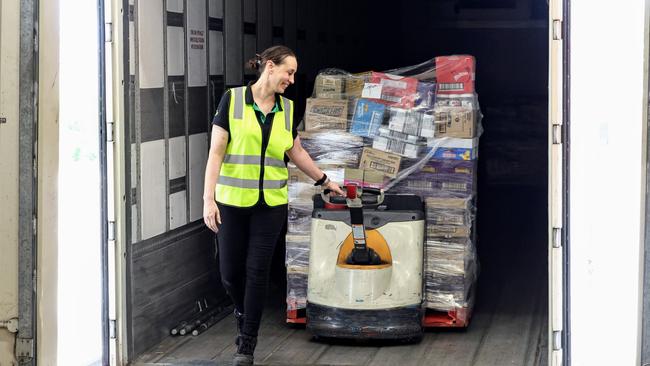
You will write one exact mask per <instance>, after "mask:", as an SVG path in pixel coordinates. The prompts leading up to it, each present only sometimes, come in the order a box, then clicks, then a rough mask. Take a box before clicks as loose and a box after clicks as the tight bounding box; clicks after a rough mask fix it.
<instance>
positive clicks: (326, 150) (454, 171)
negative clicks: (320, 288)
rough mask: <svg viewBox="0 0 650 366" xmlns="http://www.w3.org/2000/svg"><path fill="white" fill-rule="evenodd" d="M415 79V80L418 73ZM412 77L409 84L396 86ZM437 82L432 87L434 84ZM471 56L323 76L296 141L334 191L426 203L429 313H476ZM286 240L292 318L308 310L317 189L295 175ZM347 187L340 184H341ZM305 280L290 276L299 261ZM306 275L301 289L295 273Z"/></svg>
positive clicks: (475, 113)
mask: <svg viewBox="0 0 650 366" xmlns="http://www.w3.org/2000/svg"><path fill="white" fill-rule="evenodd" d="M414 69H415V70H417V72H413V70H414ZM404 73H409V74H410V75H411V76H399V74H404ZM433 75H435V77H434V76H433ZM473 83H474V59H473V58H472V57H471V56H447V57H438V58H436V59H435V61H434V62H431V63H430V64H429V65H428V66H427V65H425V64H423V65H418V66H416V67H410V68H404V69H398V70H392V71H391V72H390V73H380V72H366V73H362V74H356V75H350V74H347V73H344V72H341V71H337V70H327V71H325V72H322V73H321V74H319V76H318V77H317V78H316V82H315V87H314V97H313V98H310V99H308V100H307V109H306V112H305V119H304V126H305V131H304V132H301V134H300V137H301V140H302V144H303V146H304V147H305V149H306V150H307V151H308V152H309V153H310V155H311V156H312V158H314V160H315V161H316V162H317V164H319V165H320V166H321V169H323V170H324V171H325V172H326V173H327V174H328V176H330V177H332V178H333V179H334V180H335V181H337V182H344V183H345V184H350V183H353V184H357V185H360V186H364V187H368V186H370V187H380V188H384V189H385V190H386V191H387V192H388V193H407V194H417V195H420V196H421V197H422V198H423V200H424V201H425V203H426V210H427V225H426V244H425V274H424V276H425V295H426V296H425V297H426V306H427V308H430V309H433V310H438V311H452V310H456V309H465V310H469V311H470V312H471V307H472V300H473V299H472V296H471V294H472V291H471V290H472V288H473V284H474V282H475V280H476V272H477V261H476V250H475V242H474V239H473V238H474V230H473V223H474V216H475V209H474V208H475V204H474V202H475V199H474V197H475V192H476V159H477V150H478V135H479V129H480V110H479V108H478V103H477V97H476V95H475V93H474V84H473ZM290 173H291V182H290V203H289V211H290V218H289V234H288V236H287V269H288V276H289V278H288V297H287V303H288V305H289V309H292V306H294V305H295V306H298V307H300V306H302V307H304V303H305V302H304V298H297V297H296V296H295V295H294V294H298V293H300V294H301V295H306V294H305V287H306V275H305V273H306V271H307V263H308V253H306V252H305V251H306V250H308V243H309V217H310V213H311V208H312V206H311V195H312V194H314V193H318V192H319V191H318V190H317V189H314V188H315V187H313V185H312V180H311V179H308V178H307V177H305V176H304V175H303V174H302V173H300V172H299V171H298V170H297V169H295V168H292V169H291V171H290ZM340 178H343V179H340ZM299 252H300V253H301V254H304V256H302V257H300V260H299V262H300V265H299V266H298V267H299V268H300V271H297V270H296V271H294V270H293V268H294V267H296V262H297V261H296V258H297V257H298V253H299ZM297 272H300V273H302V274H303V275H302V277H300V280H301V281H303V282H299V281H297V280H296V279H297V278H298V277H297V276H295V275H292V273H297Z"/></svg>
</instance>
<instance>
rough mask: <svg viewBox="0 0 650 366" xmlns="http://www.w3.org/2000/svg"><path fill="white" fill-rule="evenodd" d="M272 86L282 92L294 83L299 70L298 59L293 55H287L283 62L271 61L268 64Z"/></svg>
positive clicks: (276, 90) (277, 91)
mask: <svg viewBox="0 0 650 366" xmlns="http://www.w3.org/2000/svg"><path fill="white" fill-rule="evenodd" d="M267 70H268V73H269V79H268V80H269V83H270V84H271V85H270V86H271V87H272V88H273V90H274V91H275V92H276V93H279V94H282V93H284V91H285V90H286V89H287V87H289V85H291V84H293V83H294V75H295V73H296V71H298V61H296V58H295V57H293V56H287V57H286V58H285V59H284V60H282V63H281V64H275V63H273V62H272V61H269V63H268V64H267Z"/></svg>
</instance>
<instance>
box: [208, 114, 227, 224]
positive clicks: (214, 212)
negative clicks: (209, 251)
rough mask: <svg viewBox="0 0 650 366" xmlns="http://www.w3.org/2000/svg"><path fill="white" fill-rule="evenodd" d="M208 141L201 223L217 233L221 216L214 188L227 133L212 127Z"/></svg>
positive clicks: (217, 127)
mask: <svg viewBox="0 0 650 366" xmlns="http://www.w3.org/2000/svg"><path fill="white" fill-rule="evenodd" d="M210 141H211V142H210V152H209V153H208V163H207V164H206V167H205V180H204V183H203V221H204V222H205V224H206V225H207V226H208V227H209V228H210V230H212V231H214V232H215V233H216V232H217V231H219V227H218V226H217V224H221V215H220V214H219V208H218V207H217V203H216V202H215V200H214V188H215V187H216V186H217V182H218V180H219V172H220V171H221V163H223V157H224V155H225V154H226V147H227V146H228V132H227V131H226V130H224V129H223V128H221V127H219V126H213V127H212V137H211V139H210Z"/></svg>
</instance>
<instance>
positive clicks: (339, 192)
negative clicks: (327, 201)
mask: <svg viewBox="0 0 650 366" xmlns="http://www.w3.org/2000/svg"><path fill="white" fill-rule="evenodd" d="M323 188H324V189H329V190H331V191H332V192H334V193H335V194H336V195H337V196H345V192H343V190H342V189H341V187H339V185H338V184H337V183H336V182H334V181H331V180H329V181H328V182H327V184H324V185H323Z"/></svg>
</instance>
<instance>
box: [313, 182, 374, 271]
mask: <svg viewBox="0 0 650 366" xmlns="http://www.w3.org/2000/svg"><path fill="white" fill-rule="evenodd" d="M344 190H345V192H346V196H345V197H343V196H330V195H329V193H330V192H329V191H330V190H329V189H325V190H323V192H321V197H322V198H323V201H325V202H326V203H329V204H345V205H346V206H347V207H348V209H349V210H350V224H351V226H352V239H353V241H354V248H353V249H352V253H350V255H349V256H348V258H347V259H346V262H347V263H348V264H354V265H376V264H380V263H381V258H379V256H378V255H377V253H375V251H374V250H373V249H372V248H370V247H368V245H367V243H366V228H365V225H364V223H363V205H364V204H367V205H375V204H381V203H382V202H383V201H384V191H383V190H381V189H377V188H365V189H364V188H361V187H358V186H356V185H354V184H348V185H346V186H345V187H344Z"/></svg>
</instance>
